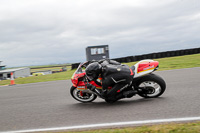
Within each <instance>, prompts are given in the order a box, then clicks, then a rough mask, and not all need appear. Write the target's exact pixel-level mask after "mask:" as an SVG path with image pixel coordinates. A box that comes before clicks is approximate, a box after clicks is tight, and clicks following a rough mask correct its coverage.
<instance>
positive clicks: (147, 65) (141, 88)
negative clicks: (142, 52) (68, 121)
mask: <svg viewBox="0 0 200 133" xmlns="http://www.w3.org/2000/svg"><path fill="white" fill-rule="evenodd" d="M88 64H89V62H85V63H81V64H80V65H79V67H78V68H77V70H76V71H75V72H74V74H73V76H72V78H71V81H72V84H73V86H72V87H71V89H70V93H71V96H72V97H73V98H74V99H76V100H77V101H80V102H83V103H86V102H92V101H94V100H95V99H96V98H97V96H99V97H100V98H102V97H101V96H100V95H99V94H97V93H95V92H93V91H90V90H89V89H87V83H88V80H87V76H86V73H85V71H84V68H86V67H87V65H88ZM158 64H159V62H158V61H153V60H142V61H139V62H138V63H136V64H135V65H134V66H131V67H130V68H131V70H132V71H133V72H134V79H133V82H132V84H131V87H128V88H127V89H125V90H123V92H124V91H129V90H130V89H131V90H135V91H136V94H138V95H139V96H141V97H144V98H156V97H159V96H161V95H162V94H163V93H164V91H165V89H166V84H165V81H164V80H163V79H162V78H161V77H160V76H158V75H155V74H153V72H154V71H155V70H157V69H158ZM89 83H90V84H92V85H94V86H96V88H97V89H98V90H99V91H101V90H102V86H101V78H99V79H98V82H96V81H90V82H89ZM109 89H112V88H109ZM108 91H109V90H108ZM118 93H122V92H120V91H119V92H118ZM128 98H130V97H128Z"/></svg>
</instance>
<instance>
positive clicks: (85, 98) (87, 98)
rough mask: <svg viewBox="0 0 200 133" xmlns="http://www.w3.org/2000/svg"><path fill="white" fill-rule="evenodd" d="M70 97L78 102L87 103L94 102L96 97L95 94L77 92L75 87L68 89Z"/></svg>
mask: <svg viewBox="0 0 200 133" xmlns="http://www.w3.org/2000/svg"><path fill="white" fill-rule="evenodd" d="M70 94H71V96H72V97H73V98H74V99H76V100H77V101H79V102H83V103H88V102H92V101H94V100H95V99H96V98H97V96H96V95H95V94H91V93H87V92H82V94H81V91H80V90H78V89H77V88H76V87H74V86H72V87H71V89H70Z"/></svg>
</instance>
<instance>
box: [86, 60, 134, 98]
mask: <svg viewBox="0 0 200 133" xmlns="http://www.w3.org/2000/svg"><path fill="white" fill-rule="evenodd" d="M85 72H86V75H87V77H88V79H89V80H93V81H95V80H97V79H98V78H99V77H101V78H102V89H103V91H102V92H101V93H100V92H99V91H98V89H96V87H95V86H93V85H91V84H87V88H88V89H90V90H91V91H94V92H96V93H98V94H99V93H100V95H101V97H102V98H104V99H105V100H106V101H107V102H114V101H117V100H118V99H121V98H125V97H131V96H133V95H134V94H135V91H134V90H133V89H130V90H129V91H123V90H125V89H126V88H128V87H131V86H130V85H131V84H132V81H133V76H134V73H133V71H132V69H131V68H130V67H129V66H127V65H122V64H120V63H119V62H116V61H114V60H109V59H103V60H100V61H95V62H93V63H91V64H89V65H88V66H87V67H86V70H85ZM109 87H112V89H110V90H109V89H108V88H109ZM122 91H123V93H119V92H122Z"/></svg>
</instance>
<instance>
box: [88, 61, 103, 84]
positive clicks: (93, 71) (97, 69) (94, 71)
mask: <svg viewBox="0 0 200 133" xmlns="http://www.w3.org/2000/svg"><path fill="white" fill-rule="evenodd" d="M101 68H102V66H101V65H100V64H99V63H98V62H93V63H91V64H89V65H88V66H87V67H86V69H85V72H86V76H87V77H88V79H89V80H95V79H98V77H99V74H101Z"/></svg>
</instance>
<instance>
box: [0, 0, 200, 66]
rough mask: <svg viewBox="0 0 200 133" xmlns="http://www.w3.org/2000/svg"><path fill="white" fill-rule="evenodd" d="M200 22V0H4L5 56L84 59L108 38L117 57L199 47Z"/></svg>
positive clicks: (1, 44)
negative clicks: (86, 54)
mask: <svg viewBox="0 0 200 133" xmlns="http://www.w3.org/2000/svg"><path fill="white" fill-rule="evenodd" d="M199 24H200V7H199V4H198V0H191V1H187V0H177V1H174V0H166V1H159V0H151V1H149V0H134V1H129V0H123V1H122V0H108V1H107V0H95V1H94V0H81V1H80V0H79V1H78V2H77V1H73V0H40V1H34V0H29V1H27V0H18V1H17V2H16V1H12V0H2V1H0V29H1V30H0V60H3V61H4V62H5V64H8V65H9V66H14V65H18V66H20V65H25V64H26V65H35V64H36V65H39V64H48V63H67V62H80V61H84V60H85V59H86V58H85V48H86V47H87V46H91V45H104V44H109V46H110V57H111V58H117V57H122V56H130V55H137V54H145V53H151V52H159V51H165V50H174V49H184V48H193V47H199V46H200V44H199V42H200V40H199V37H198V35H199V33H200V25H199ZM11 59H12V61H11ZM13 60H14V61H13Z"/></svg>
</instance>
